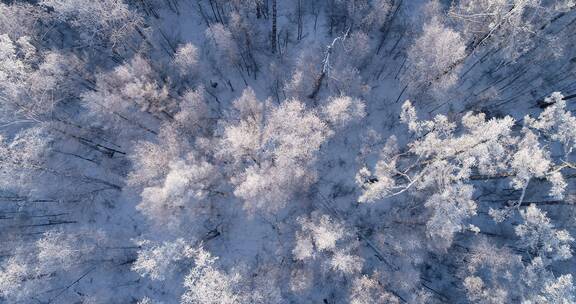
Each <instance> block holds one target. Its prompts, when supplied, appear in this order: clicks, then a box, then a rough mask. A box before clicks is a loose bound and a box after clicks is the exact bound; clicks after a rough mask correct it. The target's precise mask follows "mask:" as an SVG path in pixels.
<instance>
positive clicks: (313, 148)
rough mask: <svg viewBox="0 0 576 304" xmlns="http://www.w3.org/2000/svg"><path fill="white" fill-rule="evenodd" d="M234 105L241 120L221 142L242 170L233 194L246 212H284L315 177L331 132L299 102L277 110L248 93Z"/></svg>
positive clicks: (228, 126)
mask: <svg viewBox="0 0 576 304" xmlns="http://www.w3.org/2000/svg"><path fill="white" fill-rule="evenodd" d="M234 107H235V109H236V111H237V112H236V113H238V114H239V117H240V121H238V122H236V123H228V124H226V126H225V128H224V133H223V137H222V142H221V147H222V151H221V153H222V156H223V157H229V158H231V159H232V160H233V161H234V162H235V164H236V167H238V166H239V169H235V170H240V171H239V173H236V174H235V175H234V177H233V178H232V180H231V181H232V183H233V184H235V186H236V188H235V190H234V193H235V194H236V195H237V196H239V197H241V198H242V199H244V201H245V204H246V207H247V208H248V209H252V210H255V209H256V210H257V209H263V210H278V209H281V208H283V207H284V206H285V205H286V203H288V201H289V200H290V199H291V198H292V197H293V196H294V195H295V194H297V193H299V192H300V193H302V191H303V190H305V189H306V188H307V187H309V186H310V185H311V184H312V182H313V181H314V180H315V179H316V174H315V170H314V162H315V160H316V154H317V152H318V150H319V149H320V146H321V145H322V143H324V141H326V139H327V138H328V136H330V134H331V132H332V131H331V130H330V129H329V128H328V126H327V125H326V123H325V122H324V121H322V120H321V119H320V118H319V117H318V116H317V114H316V113H315V112H314V111H310V110H307V109H306V108H305V106H304V104H302V103H301V102H300V101H298V100H295V99H292V100H286V101H284V102H283V103H282V104H280V105H279V106H274V105H272V104H271V103H270V102H269V101H266V102H261V101H259V100H258V99H256V97H255V95H254V92H253V91H252V90H251V89H246V90H245V91H244V93H243V94H242V96H241V97H240V98H239V99H237V100H236V101H234Z"/></svg>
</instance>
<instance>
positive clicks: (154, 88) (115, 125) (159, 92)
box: [82, 55, 175, 136]
mask: <svg viewBox="0 0 576 304" xmlns="http://www.w3.org/2000/svg"><path fill="white" fill-rule="evenodd" d="M82 99H83V101H84V103H85V105H86V106H87V107H88V108H89V109H90V110H91V111H90V112H89V114H88V115H87V116H88V117H87V118H92V117H94V116H96V117H97V118H98V119H96V120H90V121H92V126H93V127H98V128H101V129H102V130H104V131H107V132H109V133H112V134H116V136H118V135H126V136H130V134H131V133H132V134H133V133H134V131H135V130H138V131H140V132H149V133H156V131H154V130H152V129H151V127H152V126H154V125H155V124H156V123H155V120H156V119H161V120H162V119H166V116H169V115H170V113H172V112H173V111H174V108H175V102H174V100H173V99H172V98H170V96H169V92H168V87H167V86H166V85H165V84H163V83H159V81H158V79H157V75H156V74H155V72H154V70H153V68H152V66H151V65H150V63H149V61H148V60H146V59H145V58H144V57H142V56H139V55H137V56H135V57H134V58H132V60H130V61H129V62H127V63H125V64H124V65H121V66H118V67H117V68H115V69H114V70H113V71H110V72H106V73H102V74H99V75H97V78H96V90H93V91H87V92H85V93H84V94H82Z"/></svg>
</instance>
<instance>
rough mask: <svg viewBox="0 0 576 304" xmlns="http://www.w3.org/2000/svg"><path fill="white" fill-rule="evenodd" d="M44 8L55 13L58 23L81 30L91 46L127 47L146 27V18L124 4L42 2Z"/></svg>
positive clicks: (110, 1) (118, 0)
mask: <svg viewBox="0 0 576 304" xmlns="http://www.w3.org/2000/svg"><path fill="white" fill-rule="evenodd" d="M41 5H45V6H48V7H51V8H52V9H54V14H55V17H56V18H57V19H58V20H60V21H64V22H69V23H70V24H71V25H73V26H74V27H76V28H78V32H79V34H80V37H81V39H82V40H84V41H85V42H86V43H88V44H94V43H95V42H110V43H111V44H112V46H115V45H117V44H122V43H125V42H126V41H127V40H128V39H129V38H130V37H131V36H132V35H134V34H135V33H136V31H137V30H139V27H141V26H142V25H143V19H142V17H141V16H140V15H139V14H138V13H136V12H135V11H133V10H132V9H130V7H128V5H127V4H126V3H124V1H122V0H103V1H87V0H82V1H75V0H74V1H72V0H42V1H41Z"/></svg>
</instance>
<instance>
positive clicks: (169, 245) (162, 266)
mask: <svg viewBox="0 0 576 304" xmlns="http://www.w3.org/2000/svg"><path fill="white" fill-rule="evenodd" d="M137 244H138V245H139V246H140V247H141V249H140V250H139V251H138V258H137V259H136V261H135V262H134V264H133V265H132V270H134V271H136V272H137V273H138V274H140V275H141V276H142V277H150V279H152V280H165V279H166V278H170V277H171V276H172V275H173V273H174V272H176V271H177V270H178V264H177V263H179V262H182V261H183V260H186V259H191V258H192V256H193V252H194V250H193V247H192V246H191V245H190V244H189V243H188V242H186V241H185V240H183V239H177V240H176V241H174V242H164V243H162V244H156V245H155V244H153V243H152V242H151V241H149V240H144V241H139V242H138V243H137Z"/></svg>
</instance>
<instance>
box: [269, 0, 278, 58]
mask: <svg viewBox="0 0 576 304" xmlns="http://www.w3.org/2000/svg"><path fill="white" fill-rule="evenodd" d="M276 2H277V0H272V35H271V37H270V38H271V39H272V53H273V54H274V53H276V40H277V32H278V29H277V24H276V21H277V20H276V13H277V10H276Z"/></svg>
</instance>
